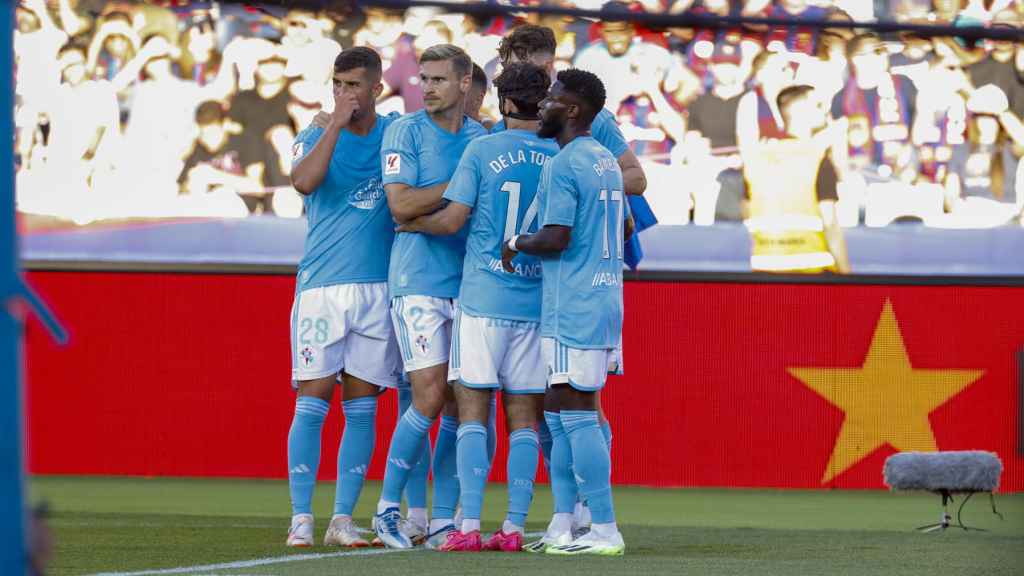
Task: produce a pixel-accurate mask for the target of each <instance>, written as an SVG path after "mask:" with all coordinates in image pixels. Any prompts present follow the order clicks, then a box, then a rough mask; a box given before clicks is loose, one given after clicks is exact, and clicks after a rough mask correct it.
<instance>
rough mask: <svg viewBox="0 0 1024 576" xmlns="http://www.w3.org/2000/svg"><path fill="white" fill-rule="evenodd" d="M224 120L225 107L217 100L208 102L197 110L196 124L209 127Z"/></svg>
mask: <svg viewBox="0 0 1024 576" xmlns="http://www.w3.org/2000/svg"><path fill="white" fill-rule="evenodd" d="M222 120H224V107H223V106H221V104H220V102H217V101H216V100H207V101H205V102H203V103H202V104H200V105H199V106H198V107H197V108H196V124H198V125H200V126H209V125H210V124H218V123H220V122H221V121H222Z"/></svg>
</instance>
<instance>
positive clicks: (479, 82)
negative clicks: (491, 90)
mask: <svg viewBox="0 0 1024 576" xmlns="http://www.w3.org/2000/svg"><path fill="white" fill-rule="evenodd" d="M473 86H479V87H480V88H482V89H483V91H484V92H487V72H484V69H483V68H481V67H480V66H479V65H477V64H476V63H474V64H473Z"/></svg>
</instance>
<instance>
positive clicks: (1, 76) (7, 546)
mask: <svg viewBox="0 0 1024 576" xmlns="http://www.w3.org/2000/svg"><path fill="white" fill-rule="evenodd" d="M14 5H15V2H2V1H0V110H3V112H0V141H2V142H3V144H2V145H0V566H2V567H3V569H2V570H0V571H2V572H3V573H4V574H11V575H18V576H20V575H22V574H25V572H26V568H27V562H26V542H25V534H26V529H25V528H26V518H27V516H26V512H25V477H24V468H25V466H24V456H23V452H22V449H23V444H22V438H23V432H24V430H23V428H22V412H23V410H22V406H23V404H22V395H21V379H20V377H19V374H18V371H19V368H20V362H21V354H20V353H19V349H20V346H19V343H20V336H21V323H20V322H19V321H18V320H16V319H15V318H13V317H11V315H10V314H9V308H8V306H9V304H10V302H11V299H12V298H14V297H15V296H16V295H17V294H18V293H19V288H20V286H21V282H20V280H19V278H18V272H17V269H16V264H17V260H16V258H17V237H16V232H15V229H14V79H13V71H14Z"/></svg>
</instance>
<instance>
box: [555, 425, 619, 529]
mask: <svg viewBox="0 0 1024 576" xmlns="http://www.w3.org/2000/svg"><path fill="white" fill-rule="evenodd" d="M562 426H563V427H564V428H565V434H566V435H567V436H568V437H569V442H570V444H571V445H572V461H573V463H574V465H575V469H574V472H575V474H576V477H577V478H578V479H579V490H580V492H581V494H582V496H583V499H584V500H585V501H586V502H587V506H589V507H590V515H591V517H592V519H593V522H594V523H595V524H607V523H609V522H615V509H614V508H613V507H612V484H611V468H612V466H611V459H610V458H609V454H608V444H607V443H606V442H605V439H604V436H603V435H602V434H601V425H600V424H599V423H598V421H597V411H596V410H563V411H562Z"/></svg>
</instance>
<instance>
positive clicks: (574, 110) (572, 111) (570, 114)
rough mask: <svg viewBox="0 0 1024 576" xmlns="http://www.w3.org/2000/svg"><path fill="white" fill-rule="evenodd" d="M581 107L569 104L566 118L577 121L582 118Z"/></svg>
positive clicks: (566, 109)
mask: <svg viewBox="0 0 1024 576" xmlns="http://www.w3.org/2000/svg"><path fill="white" fill-rule="evenodd" d="M580 112H581V110H580V105H579V104H576V103H572V104H569V105H568V106H566V108H565V117H566V118H568V119H569V120H576V119H577V118H579V117H580Z"/></svg>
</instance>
